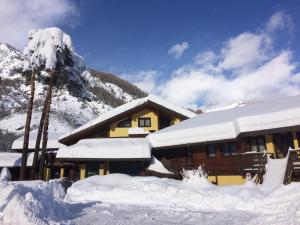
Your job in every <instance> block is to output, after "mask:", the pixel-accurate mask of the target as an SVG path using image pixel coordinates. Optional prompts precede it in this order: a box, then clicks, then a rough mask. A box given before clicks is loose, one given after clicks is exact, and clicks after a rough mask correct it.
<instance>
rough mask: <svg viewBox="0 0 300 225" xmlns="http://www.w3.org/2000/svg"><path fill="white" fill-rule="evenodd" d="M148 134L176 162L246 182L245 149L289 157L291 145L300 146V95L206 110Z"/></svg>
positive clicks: (225, 180)
mask: <svg viewBox="0 0 300 225" xmlns="http://www.w3.org/2000/svg"><path fill="white" fill-rule="evenodd" d="M147 139H148V140H149V142H150V143H151V145H152V154H153V155H154V156H155V157H156V158H158V159H159V160H165V161H166V163H168V164H169V165H170V166H171V167H173V168H177V169H181V168H182V167H194V168H196V167H198V166H199V165H204V167H205V169H206V170H207V172H208V175H209V179H210V180H211V181H212V182H214V183H218V184H231V183H241V182H244V177H243V175H245V174H241V163H242V162H241V157H240V156H241V154H240V153H245V152H247V153H248V152H249V153H250V152H251V153H253V152H258V153H260V152H261V153H263V152H266V153H267V154H268V155H269V156H270V157H272V158H283V157H285V156H286V155H287V153H288V149H289V147H291V148H299V143H300V96H292V97H283V98H278V99H276V100H272V101H264V102H257V103H252V104H248V105H245V106H243V107H237V108H233V109H228V110H222V111H216V112H209V113H203V114H200V115H198V116H196V117H194V118H191V119H189V120H186V121H183V122H182V123H179V124H176V125H173V126H171V127H168V128H165V129H163V130H160V131H158V132H155V133H153V134H150V135H149V136H148V137H147ZM247 163H249V162H247ZM252 164H253V162H251V165H249V166H252V167H253V168H254V166H255V165H254V164H253V165H252ZM253 170H255V168H254V169H253Z"/></svg>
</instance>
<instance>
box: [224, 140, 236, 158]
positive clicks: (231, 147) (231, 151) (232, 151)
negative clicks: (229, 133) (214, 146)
mask: <svg viewBox="0 0 300 225" xmlns="http://www.w3.org/2000/svg"><path fill="white" fill-rule="evenodd" d="M225 145H226V146H227V148H228V153H227V154H225V153H224V146H225ZM237 153H238V151H237V143H236V142H226V143H222V145H221V155H222V157H229V156H236V155H237Z"/></svg>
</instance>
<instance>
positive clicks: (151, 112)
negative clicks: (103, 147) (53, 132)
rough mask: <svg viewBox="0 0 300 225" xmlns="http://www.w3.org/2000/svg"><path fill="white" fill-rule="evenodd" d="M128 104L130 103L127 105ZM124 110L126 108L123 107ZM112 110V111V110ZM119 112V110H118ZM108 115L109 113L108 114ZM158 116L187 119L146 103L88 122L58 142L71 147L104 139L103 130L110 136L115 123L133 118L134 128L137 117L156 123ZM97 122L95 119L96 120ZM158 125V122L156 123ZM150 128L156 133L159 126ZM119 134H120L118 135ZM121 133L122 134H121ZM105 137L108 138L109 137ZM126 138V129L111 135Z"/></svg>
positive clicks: (115, 125)
mask: <svg viewBox="0 0 300 225" xmlns="http://www.w3.org/2000/svg"><path fill="white" fill-rule="evenodd" d="M128 104H130V103H128ZM126 105H127V104H126ZM124 108H126V107H124ZM113 110H114V109H113ZM145 110H146V111H145ZM118 111H121V110H118ZM108 114H109V112H108ZM192 114H193V113H192V112H191V115H192ZM160 115H168V116H170V117H172V118H174V119H176V120H177V121H182V120H185V119H187V118H189V117H187V116H186V115H182V114H180V113H178V112H176V111H173V110H171V109H169V108H166V107H164V106H162V105H159V104H157V103H154V102H151V101H147V102H145V103H144V104H141V105H137V106H135V107H132V108H130V109H128V110H122V111H121V112H120V113H118V114H114V113H113V116H111V117H108V118H107V119H103V120H100V119H98V121H94V123H92V122H90V123H88V124H86V125H84V126H82V127H80V128H78V129H75V130H74V131H73V132H72V133H71V134H68V135H64V137H62V138H61V139H60V140H59V142H61V143H63V144H66V145H72V144H74V143H76V142H78V141H79V140H81V139H86V138H91V137H93V138H95V137H105V136H103V135H104V134H102V135H100V133H101V132H103V130H108V132H109V134H112V133H113V132H111V129H112V128H113V127H112V126H114V127H117V123H120V122H122V121H123V120H125V119H128V118H133V120H132V121H131V122H132V123H133V125H134V126H132V127H138V126H136V123H138V118H139V117H147V116H148V117H150V118H151V119H152V120H153V121H158V120H159V117H160ZM100 117H101V116H100ZM102 117H104V118H105V117H107V115H103V116H102ZM96 120H97V119H96ZM156 123H158V122H156ZM154 125H155V124H153V126H151V127H150V128H149V129H146V130H147V131H156V130H158V129H159V125H158V124H157V125H156V126H154ZM120 132H121V133H120ZM122 132H123V133H122ZM109 134H108V135H107V137H108V136H110V135H109ZM125 136H128V128H123V129H118V132H117V134H115V135H113V134H112V137H125Z"/></svg>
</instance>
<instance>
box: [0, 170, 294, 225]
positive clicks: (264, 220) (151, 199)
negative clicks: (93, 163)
mask: <svg viewBox="0 0 300 225" xmlns="http://www.w3.org/2000/svg"><path fill="white" fill-rule="evenodd" d="M59 182H60V181H59V180H55V181H50V182H42V181H34V182H1V183H0V224H22V225H23V224H25V225H26V224H89V225H92V224H153V225H154V224H155V225H157V224H221V223H222V224H255V225H259V224H284V225H288V224H300V211H299V208H300V201H299V199H300V183H292V184H290V185H286V186H284V185H282V184H275V183H273V184H272V185H274V189H273V190H271V189H268V191H267V190H266V189H262V188H261V187H260V186H256V185H254V184H253V183H252V182H251V181H248V182H247V183H246V184H244V185H241V186H223V187H220V186H214V185H212V184H210V183H209V182H208V181H207V180H206V178H204V177H203V176H202V177H199V176H198V174H197V173H196V174H195V175H193V174H192V173H189V179H185V180H183V181H176V180H170V179H160V178H155V177H130V176H127V175H122V174H111V175H107V176H93V177H89V178H87V179H85V180H82V181H78V182H76V183H74V184H73V185H72V186H71V187H70V188H69V189H68V191H67V194H66V195H65V194H64V192H63V189H62V187H61V185H60V183H59ZM270 190H271V191H270ZM16 209H18V210H16Z"/></svg>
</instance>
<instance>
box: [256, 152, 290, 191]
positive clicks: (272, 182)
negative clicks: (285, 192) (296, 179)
mask: <svg viewBox="0 0 300 225" xmlns="http://www.w3.org/2000/svg"><path fill="white" fill-rule="evenodd" d="M288 158H289V154H288V155H287V156H286V157H285V158H283V159H271V158H270V157H268V163H267V165H266V170H267V171H266V174H265V175H264V178H263V183H262V184H261V185H259V188H260V190H261V191H267V192H269V191H271V190H274V189H275V188H278V186H282V185H283V180H284V175H285V169H286V167H287V162H288Z"/></svg>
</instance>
